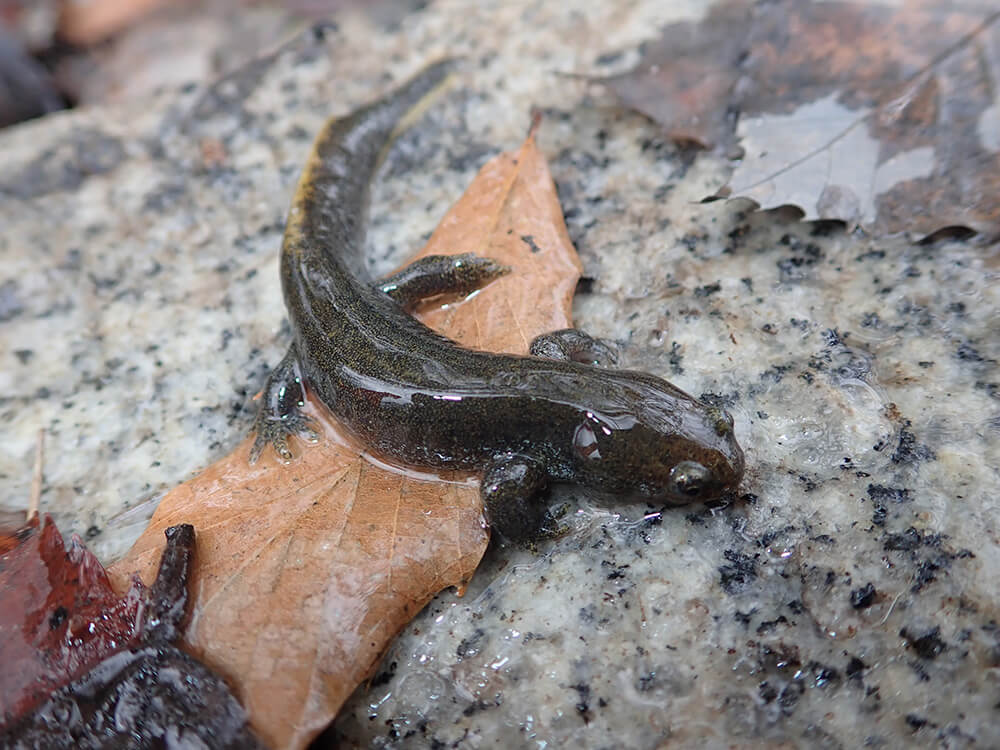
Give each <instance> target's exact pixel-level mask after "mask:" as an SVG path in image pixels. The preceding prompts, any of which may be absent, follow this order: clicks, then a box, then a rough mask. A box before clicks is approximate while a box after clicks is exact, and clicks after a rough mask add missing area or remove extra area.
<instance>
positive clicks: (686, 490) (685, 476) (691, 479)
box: [670, 461, 712, 498]
mask: <svg viewBox="0 0 1000 750" xmlns="http://www.w3.org/2000/svg"><path fill="white" fill-rule="evenodd" d="M711 482H712V473H711V472H710V471H709V470H708V469H706V468H705V467H704V466H702V465H701V464H700V463H698V462H697V461H681V462H680V463H679V464H677V465H676V466H674V468H672V469H671V470H670V485H671V489H672V490H673V493H674V494H676V495H682V496H684V497H692V498H693V497H698V495H700V494H701V493H702V492H704V491H705V490H706V489H707V488H708V487H709V486H710V485H711Z"/></svg>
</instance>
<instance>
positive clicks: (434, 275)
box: [378, 253, 510, 308]
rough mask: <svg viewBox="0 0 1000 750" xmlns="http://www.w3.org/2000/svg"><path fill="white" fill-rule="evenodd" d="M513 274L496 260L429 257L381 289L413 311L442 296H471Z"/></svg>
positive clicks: (471, 256)
mask: <svg viewBox="0 0 1000 750" xmlns="http://www.w3.org/2000/svg"><path fill="white" fill-rule="evenodd" d="M509 271H510V269H509V268H508V267H507V266H504V265H501V264H500V263H497V262H496V261H495V260H493V259H492V258H481V257H479V256H478V255H474V254H472V253H462V254H461V255H427V256H425V257H423V258H420V259H418V260H415V261H414V262H413V263H411V264H410V265H408V266H407V267H406V268H404V269H403V270H401V271H399V272H398V273H395V274H393V275H392V276H390V277H389V278H387V279H385V280H384V281H382V282H379V284H378V288H379V289H380V290H381V291H382V292H384V293H386V294H388V295H389V296H390V297H392V298H393V299H394V300H396V302H398V303H399V304H400V305H402V306H403V307H407V308H409V307H413V306H414V305H415V304H417V303H418V302H420V301H421V300H424V299H428V298H430V297H436V296H438V295H440V294H448V295H456V296H464V295H466V294H471V293H472V292H474V291H476V290H477V289H480V288H481V287H483V286H485V285H486V284H488V283H489V282H491V281H493V280H494V279H497V278H499V277H500V276H503V275H504V274H505V273H508V272H509Z"/></svg>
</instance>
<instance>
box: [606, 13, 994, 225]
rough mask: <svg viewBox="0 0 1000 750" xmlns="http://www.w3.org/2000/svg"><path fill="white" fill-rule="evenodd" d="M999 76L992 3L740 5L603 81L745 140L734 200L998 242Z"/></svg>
mask: <svg viewBox="0 0 1000 750" xmlns="http://www.w3.org/2000/svg"><path fill="white" fill-rule="evenodd" d="M998 80H1000V11H998V12H992V13H991V12H990V11H988V10H987V5H985V4H980V5H979V6H978V7H976V6H975V5H974V4H970V5H969V6H968V7H959V6H956V5H955V4H951V3H948V4H944V3H940V2H931V0H904V2H903V3H902V4H900V5H898V6H897V7H889V6H888V5H883V4H874V3H871V4H867V3H846V2H825V3H801V2H795V1H794V0H778V1H776V2H767V3H751V2H749V0H746V1H745V2H740V1H736V0H734V1H732V2H728V3H725V4H722V5H720V6H717V7H716V8H715V9H714V10H713V11H712V12H711V13H710V14H709V15H708V16H707V17H706V18H705V19H704V20H703V21H702V22H701V23H699V24H693V23H685V24H676V25H674V26H670V27H668V28H667V29H666V30H665V31H664V35H663V38H662V39H661V40H660V41H659V42H658V43H657V44H655V45H653V46H652V47H651V48H650V49H649V50H648V51H647V53H646V54H645V56H644V58H643V61H642V63H641V64H640V65H639V66H638V67H637V68H636V69H635V70H633V71H632V72H630V73H628V74H625V75H623V76H619V77H617V78H613V79H610V80H609V81H608V84H609V85H610V86H611V88H612V89H613V90H614V91H615V92H616V93H617V94H618V96H619V97H620V98H621V99H622V101H623V102H625V103H626V104H628V105H629V106H631V107H634V108H635V109H637V110H639V111H641V112H645V113H646V114H648V115H650V116H651V117H654V118H655V119H657V120H658V121H659V122H661V123H662V124H663V125H664V127H665V128H666V129H667V131H668V133H670V134H671V135H672V136H673V137H676V138H681V139H683V140H688V141H690V140H695V141H697V142H700V143H701V144H703V145H716V146H719V147H720V148H722V149H724V150H727V151H731V150H732V149H733V147H734V146H735V145H736V144H739V146H740V147H742V149H743V151H744V156H743V159H742V161H741V162H740V163H739V164H738V165H737V167H736V171H735V172H734V174H733V176H732V179H731V181H730V185H729V187H728V188H727V190H726V194H728V195H730V196H733V197H747V198H751V199H753V200H754V201H756V202H757V203H758V204H759V205H760V206H761V207H762V208H769V207H774V206H779V205H786V204H792V205H796V206H799V207H800V208H801V209H802V210H803V211H804V213H805V218H806V219H839V220H842V221H845V222H847V223H848V224H850V225H852V226H853V225H858V224H860V225H862V226H865V227H867V228H870V229H872V230H873V231H876V232H879V233H895V232H901V231H908V232H911V233H913V234H915V235H919V236H926V235H930V234H933V233H934V232H936V231H938V230H941V229H944V228H949V227H967V228H969V229H972V230H975V231H977V232H982V233H985V234H986V235H988V236H991V237H992V236H995V235H997V234H998V233H1000V201H998V200H997V198H996V196H997V195H998V194H1000V99H998V95H997V86H996V82H997V81H998ZM694 126H697V127H699V128H700V129H699V130H698V135H692V134H691V133H690V130H691V129H692V127H694Z"/></svg>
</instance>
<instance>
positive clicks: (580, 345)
mask: <svg viewBox="0 0 1000 750" xmlns="http://www.w3.org/2000/svg"><path fill="white" fill-rule="evenodd" d="M530 352H531V354H532V355H533V356H535V357H545V358H546V359H565V360H572V361H573V362H581V363H583V364H585V365H594V366H596V367H614V366H615V365H616V364H618V352H617V350H616V349H615V348H614V347H613V346H611V345H610V344H607V343H605V342H604V341H601V340H600V339H595V338H593V337H592V336H588V335H587V334H586V333H584V332H583V331H578V330H576V329H575V328H563V329H562V330H560V331H552V332H551V333H543V334H542V335H541V336H537V337H536V338H535V340H534V341H532V342H531V349H530Z"/></svg>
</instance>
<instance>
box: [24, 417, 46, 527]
mask: <svg viewBox="0 0 1000 750" xmlns="http://www.w3.org/2000/svg"><path fill="white" fill-rule="evenodd" d="M44 464H45V430H44V429H39V430H38V439H37V440H36V441H35V468H34V471H33V472H32V474H31V494H30V495H29V496H28V517H27V519H26V520H27V521H30V520H31V519H32V518H34V517H35V516H37V515H38V503H39V500H41V497H42V466H43V465H44Z"/></svg>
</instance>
